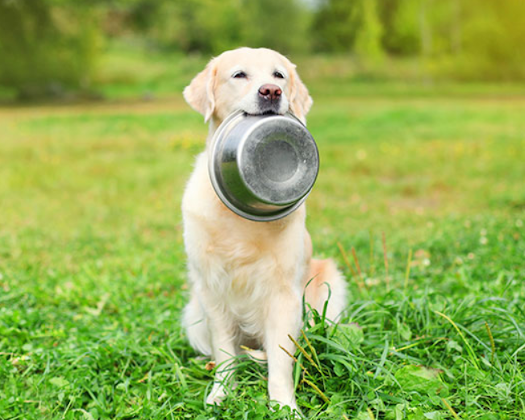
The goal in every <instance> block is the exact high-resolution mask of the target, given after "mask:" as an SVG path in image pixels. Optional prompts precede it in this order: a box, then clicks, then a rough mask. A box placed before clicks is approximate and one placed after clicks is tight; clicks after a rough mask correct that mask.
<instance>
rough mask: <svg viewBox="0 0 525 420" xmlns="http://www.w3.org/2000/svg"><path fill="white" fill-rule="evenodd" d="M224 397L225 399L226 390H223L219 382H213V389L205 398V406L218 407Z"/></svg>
mask: <svg viewBox="0 0 525 420" xmlns="http://www.w3.org/2000/svg"><path fill="white" fill-rule="evenodd" d="M225 397H226V390H225V389H224V385H222V384H221V383H219V382H215V383H214V384H213V388H212V389H211V391H210V393H209V394H208V397H207V398H206V404H208V405H215V404H217V405H220V404H221V403H222V401H223V400H224V398H225Z"/></svg>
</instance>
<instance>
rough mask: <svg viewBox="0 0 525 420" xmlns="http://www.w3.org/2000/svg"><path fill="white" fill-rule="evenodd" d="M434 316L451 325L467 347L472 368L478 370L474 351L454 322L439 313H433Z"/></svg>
mask: <svg viewBox="0 0 525 420" xmlns="http://www.w3.org/2000/svg"><path fill="white" fill-rule="evenodd" d="M434 312H435V313H436V314H438V315H439V316H441V317H443V318H445V319H446V320H447V321H448V322H450V324H452V326H453V327H454V328H455V329H456V331H457V332H458V334H459V336H460V337H461V339H462V340H463V342H464V343H465V346H467V351H468V353H469V355H470V357H471V361H472V363H473V364H474V366H475V367H476V369H478V370H479V364H478V360H477V357H476V353H474V350H473V349H472V347H471V346H470V344H469V342H468V341H467V339H466V337H465V336H464V335H463V333H462V332H461V330H460V329H459V327H458V326H457V325H456V323H455V322H454V321H452V319H450V318H449V317H448V316H447V315H445V314H442V313H441V312H438V311H434Z"/></svg>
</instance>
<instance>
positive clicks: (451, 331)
mask: <svg viewBox="0 0 525 420" xmlns="http://www.w3.org/2000/svg"><path fill="white" fill-rule="evenodd" d="M109 59H111V60H113V61H111V63H112V65H111V66H110V70H109V71H107V72H106V73H105V74H101V75H100V82H101V83H102V88H101V90H102V91H103V92H104V94H105V95H106V96H107V97H109V98H111V100H110V101H106V102H102V103H98V104H97V103H94V104H79V105H52V106H48V105H38V106H26V107H16V106H11V107H3V108H0V127H1V128H2V133H1V138H0V418H2V419H79V418H80V419H82V418H83V419H87V420H91V419H117V418H121V419H132V418H133V419H135V418H141V419H171V418H173V419H184V418H187V419H210V418H215V419H221V418H222V419H259V418H260V419H271V418H274V419H277V418H285V417H286V416H287V414H286V410H283V411H270V410H269V409H268V401H267V394H266V374H267V373H266V367H265V366H264V365H259V364H257V363H255V362H253V361H251V360H248V359H246V358H240V360H239V367H238V372H237V375H236V377H237V382H238V384H239V385H238V386H237V388H236V389H235V390H233V391H232V395H231V397H228V398H227V400H226V401H225V403H224V405H223V406H221V407H205V405H204V399H205V394H206V391H207V389H208V388H209V386H210V381H211V378H212V376H213V370H212V371H210V370H208V369H207V362H208V360H207V359H204V358H201V357H200V356H199V355H197V354H196V353H195V352H194V351H193V350H192V349H191V348H190V347H189V346H188V344H187V342H186V340H185V337H184V332H183V331H182V330H181V327H180V323H179V317H180V312H181V309H182V307H183V305H184V303H185V301H186V299H187V290H186V287H185V286H184V284H185V262H184V261H185V257H184V250H183V244H182V236H181V233H182V231H181V229H182V226H181V216H180V210H179V203H180V198H181V194H182V190H183V188H184V185H185V181H186V179H187V178H188V176H189V174H190V171H191V166H192V159H193V156H194V155H195V154H196V153H198V152H199V151H200V150H201V149H202V147H203V140H204V137H205V135H206V128H205V126H204V125H203V123H202V118H201V116H199V115H197V114H195V113H193V112H192V111H191V110H190V109H189V107H187V106H186V105H185V104H184V103H183V101H182V99H181V97H180V94H179V93H178V90H180V89H179V88H180V87H182V86H183V85H184V83H187V81H189V79H190V78H191V76H192V75H193V74H194V72H195V71H197V69H198V68H199V67H200V66H201V65H202V60H201V59H198V58H191V59H189V60H188V61H186V60H185V61H180V62H179V63H173V61H172V60H164V61H162V60H161V59H160V58H159V59H158V60H157V61H155V62H154V66H153V67H152V69H153V70H151V72H150V73H147V74H144V73H143V72H138V71H137V74H139V75H138V76H136V77H137V79H135V73H134V72H132V71H128V73H127V76H126V77H123V76H122V70H121V69H122V68H126V67H127V66H129V65H132V64H135V65H136V66H137V67H134V68H136V69H140V68H141V67H140V66H143V64H141V61H140V60H138V58H136V57H135V58H133V56H131V57H129V56H127V55H125V54H123V55H122V56H118V55H117V56H114V57H112V58H111V57H109V58H108V60H109ZM119 62H121V63H123V62H126V63H127V64H126V66H120V67H119V64H118V63H119ZM314 64H315V66H317V68H319V73H318V74H321V75H322V74H325V73H329V68H328V67H326V66H329V64H330V63H329V62H328V63H327V62H326V61H323V62H322V63H318V62H316V61H315V60H314ZM303 65H304V64H303ZM315 66H314V67H309V68H308V69H309V70H308V72H307V73H306V77H305V80H306V81H307V83H308V85H309V86H310V87H311V91H312V93H313V96H314V100H315V105H314V108H313V109H312V112H311V114H310V115H309V128H310V130H311V131H312V133H313V135H314V137H315V138H316V140H317V141H318V144H319V148H320V151H321V160H322V165H321V174H320V177H319V179H318V182H317V184H316V186H315V188H314V191H313V193H312V194H311V196H310V198H309V200H308V211H309V217H308V227H309V229H310V232H311V234H312V237H313V241H314V246H315V253H316V254H317V255H320V256H330V257H334V258H336V259H337V260H338V262H339V265H340V267H341V268H342V269H343V270H344V272H345V275H346V276H347V279H348V283H349V289H350V292H351V298H350V300H349V303H348V308H347V311H346V316H345V318H344V320H343V322H342V324H341V325H340V326H338V327H335V326H333V325H330V324H329V323H328V322H327V321H325V320H323V319H322V314H321V315H319V314H313V315H312V316H315V317H316V323H315V325H314V326H313V327H310V328H306V327H305V335H304V336H302V337H300V338H299V339H298V340H299V341H298V343H299V344H300V346H301V347H302V348H303V349H304V353H303V352H301V351H300V350H298V351H297V352H296V354H295V355H294V356H295V357H296V358H297V360H298V363H297V364H296V367H295V373H294V375H295V376H294V378H295V382H296V386H297V391H296V395H297V398H298V404H299V406H300V407H301V409H302V411H303V413H304V414H305V415H306V416H307V417H308V418H311V419H345V418H347V419H360V420H362V419H367V420H368V419H395V420H398V419H404V418H408V419H452V418H454V419H457V418H461V419H484V420H489V419H519V418H523V417H524V416H525V372H524V366H525V337H524V334H525V309H524V308H525V286H524V280H525V265H524V263H523V262H524V259H525V240H524V238H523V235H524V232H523V224H524V222H525V189H524V188H523V179H525V167H524V165H523V162H524V161H525V147H524V146H525V139H524V136H523V133H524V132H525V120H524V119H523V115H524V114H525V94H524V92H523V88H522V87H519V86H517V87H515V89H512V88H510V87H504V88H502V89H501V90H498V89H496V88H495V87H494V86H488V87H484V86H475V87H472V86H453V85H449V86H447V87H446V88H443V89H441V88H440V87H439V86H438V87H428V86H421V85H415V86H414V87H413V89H411V88H410V87H409V86H400V85H396V84H392V83H379V84H378V83H358V82H355V81H351V80H347V79H346V76H345V75H340V76H339V77H340V79H339V84H340V85H341V88H340V89H339V92H338V91H337V89H336V88H337V78H336V77H335V76H334V78H333V80H326V79H325V78H324V77H320V76H316V73H315V71H314V70H315V68H316V67H315ZM323 66H324V67H323ZM325 67H326V68H325ZM299 70H301V67H299ZM323 72H324V73H323ZM168 75H173V76H174V78H173V80H172V81H171V82H168V80H169V77H168ZM165 82H166V83H165ZM170 83H172V84H171V85H170ZM144 86H146V87H148V89H149V91H148V92H149V95H148V97H147V98H142V99H136V98H141V96H143V94H144V92H145V91H146V90H145V89H143V88H144ZM172 89H173V90H172ZM170 91H171V95H170V94H168V93H169V92H170ZM383 235H384V238H385V241H384V242H383ZM338 244H340V247H341V248H342V249H343V251H344V252H345V256H346V261H345V259H344V258H343V255H342V253H341V251H340V250H339V247H338ZM352 248H353V249H354V252H352ZM385 249H386V253H385ZM409 255H410V258H409ZM356 263H358V265H359V270H360V273H358V269H357V264H356ZM350 267H351V268H350ZM352 271H354V272H355V273H356V275H355V276H354V275H352ZM306 354H307V355H308V356H309V357H306ZM208 368H209V365H208Z"/></svg>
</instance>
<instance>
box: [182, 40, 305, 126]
mask: <svg viewBox="0 0 525 420" xmlns="http://www.w3.org/2000/svg"><path fill="white" fill-rule="evenodd" d="M184 98H185V99H186V101H187V102H188V104H190V105H191V107H192V108H193V109H195V110H196V111H198V112H200V113H201V114H202V115H204V118H205V121H208V120H210V118H213V120H214V121H215V122H216V123H220V122H221V121H223V120H224V118H226V116H228V115H229V114H230V113H232V112H234V111H239V110H240V111H244V112H246V113H247V114H251V115H261V114H281V115H282V114H284V113H286V112H287V111H291V112H292V113H293V114H295V116H296V117H297V118H299V119H300V120H301V121H303V122H305V117H306V114H307V113H308V111H309V110H310V107H311V106H312V98H311V97H310V95H309V94H308V90H307V89H306V86H305V85H304V84H303V82H301V79H299V76H298V74H297V72H296V71H295V64H292V63H291V62H290V61H289V60H288V59H287V58H286V57H284V56H283V55H281V54H279V53H277V52H275V51H272V50H269V49H267V48H258V49H253V48H239V49H236V50H232V51H226V52H224V53H222V54H221V55H219V56H218V57H216V58H214V59H213V60H211V61H210V62H209V63H208V65H207V66H206V68H205V69H204V70H203V71H202V72H200V73H199V74H198V75H197V76H195V78H194V79H193V80H192V81H191V83H190V85H189V86H187V87H186V89H184Z"/></svg>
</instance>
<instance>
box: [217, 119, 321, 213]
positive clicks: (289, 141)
mask: <svg viewBox="0 0 525 420" xmlns="http://www.w3.org/2000/svg"><path fill="white" fill-rule="evenodd" d="M208 162H209V167H208V169H209V173H210V179H211V183H212V185H213V188H214V189H215V192H216V193H217V195H218V196H219V198H220V199H221V201H222V202H223V203H224V204H225V205H226V207H228V208H229V209H230V210H232V211H233V212H235V213H236V214H238V215H239V216H242V217H244V218H246V219H249V220H254V221H259V222H266V221H271V220H277V219H280V218H282V217H285V216H287V215H288V214H290V213H291V212H293V211H294V210H295V209H297V208H298V207H299V206H300V205H301V204H302V203H303V201H304V200H306V197H307V196H308V193H309V192H310V191H311V189H312V187H313V185H314V183H315V180H316V178H317V173H318V172H319V152H318V150H317V145H316V144H315V141H314V139H313V137H312V135H311V134H310V132H309V131H308V130H307V129H306V127H305V126H304V125H303V124H302V123H301V122H300V121H299V120H298V119H297V118H296V117H295V116H294V115H292V114H290V113H288V114H286V115H257V116H253V115H247V114H246V113H244V112H235V113H233V114H231V115H230V116H228V117H227V118H226V119H225V120H224V121H223V123H222V124H221V125H220V126H219V128H218V129H217V131H216V132H215V135H214V138H213V143H212V147H211V150H210V156H209V160H208Z"/></svg>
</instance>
